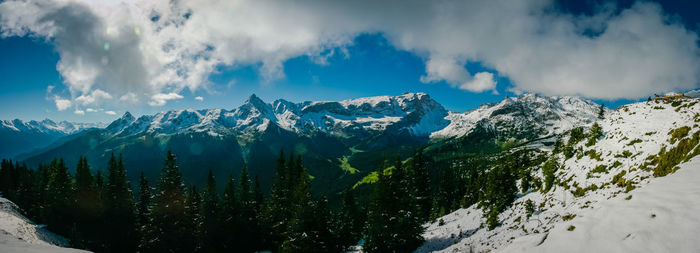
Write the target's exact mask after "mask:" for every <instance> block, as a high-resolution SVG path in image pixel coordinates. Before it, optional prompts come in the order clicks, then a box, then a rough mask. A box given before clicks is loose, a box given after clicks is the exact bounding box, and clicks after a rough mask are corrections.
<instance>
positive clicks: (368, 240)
mask: <svg viewBox="0 0 700 253" xmlns="http://www.w3.org/2000/svg"><path fill="white" fill-rule="evenodd" d="M383 167H384V166H380V171H382V169H381V168H383ZM92 171H93V170H92V169H91V168H90V165H89V164H88V161H87V159H86V158H85V157H80V159H79V162H78V164H77V165H76V170H75V173H74V175H72V174H71V173H69V170H68V166H67V165H66V164H65V163H64V162H63V160H62V159H54V160H53V161H52V162H51V163H49V164H45V165H44V164H42V165H39V166H38V167H37V168H36V169H29V168H28V167H27V166H26V165H23V164H19V163H17V162H12V161H8V160H3V161H2V164H1V166H0V193H1V194H2V195H3V197H5V198H8V199H10V200H12V201H13V202H15V203H16V204H18V206H20V207H21V208H22V209H23V212H24V214H25V215H26V216H28V217H30V218H31V219H33V220H34V221H36V222H38V223H41V224H46V227H47V228H48V229H49V230H51V231H53V232H56V233H58V234H60V235H64V236H66V237H67V238H68V239H69V240H70V244H71V246H72V247H76V248H82V249H88V250H92V251H95V252H230V251H233V252H256V251H261V250H272V251H275V252H342V251H345V250H348V249H350V248H351V247H352V246H355V245H357V244H358V243H359V244H362V245H363V249H364V251H366V252H406V251H412V250H414V249H415V248H417V247H418V246H420V245H421V244H422V243H423V238H422V236H421V234H422V232H423V230H424V228H423V226H422V224H423V223H424V222H426V221H427V220H428V219H429V216H430V210H431V209H432V208H433V207H432V194H431V190H430V183H429V182H428V180H427V178H428V175H427V174H428V171H427V166H426V165H425V161H424V160H423V158H422V155H417V156H415V157H414V159H413V160H412V162H411V163H408V164H403V163H402V162H401V161H400V160H398V159H397V161H396V162H395V165H394V167H393V168H392V170H391V171H390V173H384V172H383V171H382V172H383V173H379V174H380V176H379V179H378V181H377V182H376V184H375V185H374V187H373V190H372V194H371V197H370V201H369V202H370V203H369V204H368V205H367V207H362V206H360V205H359V204H358V202H357V200H356V198H355V196H354V192H353V190H352V189H348V190H346V191H344V192H343V193H342V196H341V199H342V201H341V204H340V206H339V207H337V208H331V207H329V206H328V200H327V198H326V197H325V196H320V197H314V196H313V195H312V193H311V182H312V179H313V177H312V176H311V175H309V173H308V172H307V170H306V169H305V168H304V166H303V162H302V159H301V156H295V155H294V154H290V155H289V156H285V154H284V153H283V152H282V151H280V154H279V158H278V159H277V161H276V173H275V176H274V177H275V178H274V180H273V184H272V186H271V189H270V193H269V195H268V196H264V194H263V191H262V190H261V189H260V184H259V183H258V178H257V177H256V178H251V177H250V176H249V174H248V168H247V167H246V166H245V165H243V167H242V169H241V174H240V175H239V176H238V177H237V178H236V177H234V176H233V175H230V176H229V177H228V178H226V179H225V180H224V181H223V184H224V185H225V187H224V190H223V192H222V193H220V192H219V191H218V188H217V184H218V183H219V182H218V181H217V179H216V178H215V177H214V176H213V175H212V172H211V171H209V174H208V177H207V183H206V187H205V188H204V189H201V190H200V189H197V188H196V187H195V186H189V187H188V186H186V185H185V184H184V181H183V178H182V174H181V172H180V170H179V168H178V165H177V159H176V156H175V154H173V153H172V152H170V151H168V153H167V157H166V159H165V161H164V163H163V168H162V170H161V174H160V177H159V178H158V180H157V182H155V183H151V182H149V181H148V180H147V179H146V177H145V176H144V175H143V173H141V177H140V180H139V182H138V187H137V188H138V189H137V190H136V192H134V191H132V185H131V182H129V181H128V180H127V177H126V168H125V167H124V164H123V158H122V156H121V155H118V156H115V155H114V154H112V155H111V157H110V159H109V162H108V164H107V172H106V175H103V174H102V171H101V170H96V173H94V174H93V173H92Z"/></svg>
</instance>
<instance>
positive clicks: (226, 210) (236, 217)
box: [220, 176, 241, 251]
mask: <svg viewBox="0 0 700 253" xmlns="http://www.w3.org/2000/svg"><path fill="white" fill-rule="evenodd" d="M237 195H238V194H237V193H236V184H235V182H234V180H233V176H230V177H229V179H228V181H227V183H226V188H225V189H224V194H223V195H222V196H221V219H222V220H221V223H222V226H223V230H224V231H226V233H225V234H224V236H223V237H224V238H223V241H222V242H220V243H221V245H222V247H223V248H224V250H225V251H232V250H235V249H237V248H238V246H239V245H240V243H241V241H240V240H239V239H240V238H239V236H240V235H241V226H240V224H241V222H240V217H241V214H240V210H241V204H240V201H239V199H238V196H237Z"/></svg>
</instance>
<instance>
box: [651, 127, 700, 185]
mask: <svg viewBox="0 0 700 253" xmlns="http://www.w3.org/2000/svg"><path fill="white" fill-rule="evenodd" d="M698 142H700V132H695V134H693V136H692V138H685V139H682V140H680V142H679V143H678V145H676V147H674V148H671V149H670V150H668V151H666V149H665V148H662V149H661V151H660V152H659V155H657V156H656V157H655V158H654V160H652V161H649V162H647V163H648V164H651V165H653V164H656V167H655V168H654V176H655V177H663V176H666V175H668V174H669V173H672V172H674V171H676V170H677V169H678V167H677V166H676V165H678V164H680V163H681V162H685V161H687V160H689V159H690V158H692V157H694V156H696V155H698V153H700V152H698V150H695V152H692V151H693V149H695V147H696V146H697V145H698ZM691 152H692V153H691Z"/></svg>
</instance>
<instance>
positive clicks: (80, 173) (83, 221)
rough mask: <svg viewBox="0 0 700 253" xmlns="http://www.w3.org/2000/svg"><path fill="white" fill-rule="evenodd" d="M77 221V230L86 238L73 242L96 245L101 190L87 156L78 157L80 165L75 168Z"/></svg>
mask: <svg viewBox="0 0 700 253" xmlns="http://www.w3.org/2000/svg"><path fill="white" fill-rule="evenodd" d="M75 188H76V189H75V195H74V196H73V198H74V199H75V202H76V205H75V210H74V212H75V222H76V228H75V229H76V230H77V231H76V232H79V233H78V234H80V237H82V238H81V239H82V240H84V241H82V242H80V243H79V244H76V243H75V242H74V243H73V244H74V245H83V246H91V245H94V243H95V240H96V239H97V238H95V234H96V233H97V229H99V227H98V226H96V223H97V222H98V221H99V220H98V218H99V217H98V215H99V213H98V212H99V201H100V199H99V192H98V189H97V185H96V183H95V179H94V178H93V176H92V174H91V173H90V166H89V165H88V162H87V158H86V157H82V156H81V157H80V158H79V159H78V166H77V167H76V170H75ZM79 240H80V239H78V238H73V241H79Z"/></svg>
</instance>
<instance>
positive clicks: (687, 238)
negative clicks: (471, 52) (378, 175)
mask: <svg viewBox="0 0 700 253" xmlns="http://www.w3.org/2000/svg"><path fill="white" fill-rule="evenodd" d="M697 102H698V100H697V99H684V100H678V101H676V102H670V101H669V102H659V103H656V102H642V103H635V104H630V105H626V106H623V107H620V108H618V109H616V110H614V111H610V112H608V113H606V116H605V119H604V120H599V121H598V124H599V125H600V126H601V127H602V130H603V136H602V137H601V138H599V139H598V140H597V143H596V144H594V145H588V146H587V145H586V142H587V140H586V139H584V140H583V141H581V142H578V143H577V144H575V145H573V146H572V148H573V151H574V155H573V157H570V158H568V159H566V157H565V156H564V154H562V153H557V154H551V153H550V154H549V155H548V156H552V157H556V159H557V162H558V164H559V165H560V166H559V169H558V170H557V172H556V173H555V175H556V182H555V184H554V186H553V187H552V189H551V190H549V191H548V192H543V191H542V190H539V189H537V190H535V191H533V190H532V189H530V190H529V191H527V193H526V194H521V195H519V196H518V199H517V200H516V201H515V202H514V203H513V204H512V205H511V207H509V208H508V209H507V210H506V211H504V212H503V213H501V214H500V216H499V220H500V223H501V225H500V226H498V227H497V228H495V229H493V230H488V229H487V228H486V227H485V226H484V225H482V224H484V223H485V219H484V218H483V212H482V210H481V209H479V208H478V207H477V206H476V205H474V206H471V207H469V208H463V209H459V210H457V211H455V212H453V213H451V214H448V215H446V216H443V217H441V219H442V220H443V223H444V224H442V225H440V222H438V221H436V222H434V223H431V224H428V227H427V230H426V232H425V233H424V237H425V239H426V243H425V244H424V245H423V246H422V247H421V248H419V249H418V250H417V252H431V251H436V252H697V251H698V250H700V240H697V238H698V234H700V215H698V214H700V198H699V197H700V184H699V183H698V182H700V156H696V157H695V158H692V159H690V158H691V157H693V156H694V155H697V154H698V153H700V147H699V146H700V145H698V139H699V137H700V132H699V130H700V127H698V123H697V122H700V104H698V103H697ZM585 127H586V130H585V133H588V132H589V129H590V125H587V126H585ZM674 136H675V138H674ZM567 139H568V135H564V137H563V138H562V139H561V141H562V142H563V143H567ZM682 146H685V147H686V148H681V147H682ZM533 147H540V148H541V149H542V150H543V151H544V152H551V151H552V150H551V149H552V148H551V147H547V146H541V145H540V146H534V145H533ZM687 147H690V148H687ZM680 151H682V152H680ZM669 154H674V155H669ZM669 157H675V158H679V157H680V159H676V160H678V161H679V162H680V164H679V165H678V166H675V163H671V166H667V167H671V168H672V169H671V170H670V172H671V174H668V175H666V176H663V175H656V176H655V175H654V171H656V170H658V168H661V167H659V166H661V165H660V164H665V165H668V160H669V159H668V158H669ZM662 158H663V159H662ZM655 161H656V162H655ZM657 173H658V172H657ZM533 176H535V177H538V178H543V174H542V169H541V165H540V166H538V167H537V168H536V169H535V173H534V174H533ZM528 200H530V201H532V202H533V203H534V206H535V212H534V213H533V214H532V216H531V217H529V218H528V217H527V215H526V210H525V203H526V201H528ZM438 220H440V219H438Z"/></svg>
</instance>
